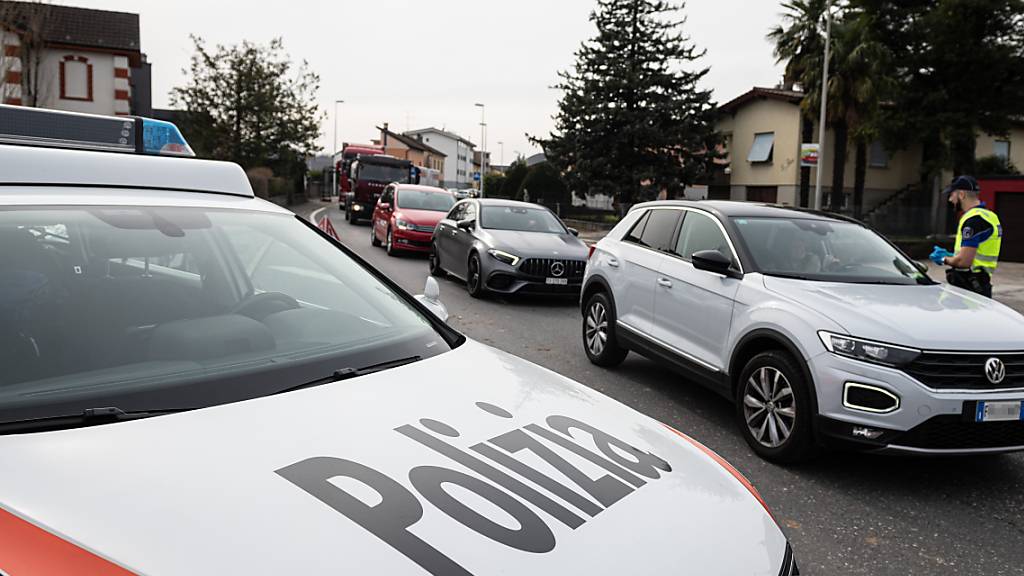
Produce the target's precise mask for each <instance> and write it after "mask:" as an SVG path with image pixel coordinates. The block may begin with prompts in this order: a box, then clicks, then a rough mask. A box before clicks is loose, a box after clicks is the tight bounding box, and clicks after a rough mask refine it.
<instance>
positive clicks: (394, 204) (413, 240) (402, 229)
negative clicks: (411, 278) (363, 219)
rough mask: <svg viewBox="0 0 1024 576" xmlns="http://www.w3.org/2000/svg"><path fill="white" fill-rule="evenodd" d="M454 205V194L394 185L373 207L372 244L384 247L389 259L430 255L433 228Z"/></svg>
mask: <svg viewBox="0 0 1024 576" xmlns="http://www.w3.org/2000/svg"><path fill="white" fill-rule="evenodd" d="M454 204H455V198H454V197H453V196H452V195H451V193H450V192H448V191H447V190H443V189H441V188H435V187H433V186H416V185H413V184H391V185H390V186H388V187H387V188H385V189H384V193H383V194H381V197H380V200H378V201H377V204H376V206H374V209H373V217H372V218H371V219H370V243H371V244H372V245H374V246H380V245H381V244H382V243H383V245H384V249H385V250H387V253H388V256H395V255H396V254H398V253H399V252H429V251H430V239H431V238H432V237H433V235H434V228H435V227H436V226H437V223H438V222H439V221H440V220H441V219H442V218H444V216H445V214H447V213H448V211H449V210H451V208H452V206H453V205H454Z"/></svg>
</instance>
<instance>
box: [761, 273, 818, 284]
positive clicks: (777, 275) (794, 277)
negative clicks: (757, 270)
mask: <svg viewBox="0 0 1024 576" xmlns="http://www.w3.org/2000/svg"><path fill="white" fill-rule="evenodd" d="M764 275H765V276H773V277H775V278H788V279H790V280H808V281H811V282H821V280H819V279H818V278H811V277H810V276H802V275H800V274H785V273H781V272H765V273H764Z"/></svg>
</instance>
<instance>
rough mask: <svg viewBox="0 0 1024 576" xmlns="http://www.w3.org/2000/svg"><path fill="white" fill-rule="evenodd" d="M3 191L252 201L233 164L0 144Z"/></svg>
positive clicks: (243, 178) (245, 180) (242, 176)
mask: <svg viewBox="0 0 1024 576" xmlns="http://www.w3.org/2000/svg"><path fill="white" fill-rule="evenodd" d="M0 163H2V165H3V170H0V186H9V185H15V184H17V185H30V186H88V187H105V188H135V189H151V190H174V191H185V192H206V193H213V194H230V195H232V196H244V197H247V198H252V197H253V196H254V195H253V191H252V186H250V185H249V179H248V177H246V175H245V172H244V171H242V168H241V167H240V166H239V165H237V164H233V163H230V162H217V161H212V160H196V159H192V158H171V157H164V156H149V155H134V154H119V153H113V152H93V151H85V150H64V149H56V148H41V147H32V146H10V145H0Z"/></svg>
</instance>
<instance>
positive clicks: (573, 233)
mask: <svg viewBox="0 0 1024 576" xmlns="http://www.w3.org/2000/svg"><path fill="white" fill-rule="evenodd" d="M569 234H572V235H573V236H579V235H580V231H579V230H577V229H575V228H569Z"/></svg>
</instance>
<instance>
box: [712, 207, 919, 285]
mask: <svg viewBox="0 0 1024 576" xmlns="http://www.w3.org/2000/svg"><path fill="white" fill-rule="evenodd" d="M732 221H733V223H734V224H735V225H736V229H737V230H739V235H740V237H741V238H742V240H743V243H744V244H745V245H746V247H747V250H748V251H749V252H750V255H751V256H752V257H753V259H754V264H755V265H756V266H757V268H758V269H759V270H760V271H761V272H762V273H764V274H767V275H770V276H784V277H793V278H800V279H806V280H817V281H823V282H848V283H862V284H931V283H932V282H931V280H929V279H928V276H927V275H926V274H924V273H922V272H921V271H920V270H918V269H917V267H916V266H915V265H914V263H913V262H911V261H910V260H909V259H907V258H906V257H905V256H904V255H903V254H902V253H900V252H899V251H898V250H896V249H895V248H893V247H892V245H890V244H889V243H888V242H886V241H885V240H884V239H883V238H882V237H880V236H879V235H878V234H876V233H874V232H872V231H871V230H869V229H868V228H865V227H863V226H860V225H858V224H854V223H851V222H841V221H837V220H834V221H825V220H818V219H799V218H796V219H788V218H738V217H734V218H733V219H732Z"/></svg>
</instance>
